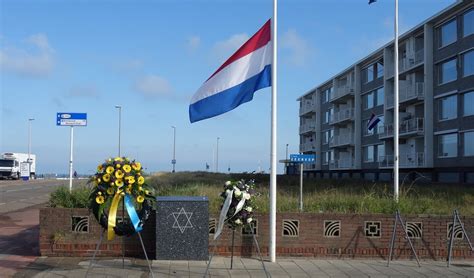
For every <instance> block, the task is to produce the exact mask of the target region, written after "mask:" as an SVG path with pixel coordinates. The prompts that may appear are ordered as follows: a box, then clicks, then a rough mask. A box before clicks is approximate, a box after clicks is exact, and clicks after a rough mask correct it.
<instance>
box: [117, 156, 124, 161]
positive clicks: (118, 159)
mask: <svg viewBox="0 0 474 278" xmlns="http://www.w3.org/2000/svg"><path fill="white" fill-rule="evenodd" d="M122 160H123V159H122V158H121V157H116V158H115V161H122Z"/></svg>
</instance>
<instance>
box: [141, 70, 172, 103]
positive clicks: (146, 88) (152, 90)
mask: <svg viewBox="0 0 474 278" xmlns="http://www.w3.org/2000/svg"><path fill="white" fill-rule="evenodd" d="M134 89H135V90H136V91H137V92H139V93H141V94H142V95H143V96H145V97H147V98H154V97H163V96H169V95H171V93H172V92H173V89H172V87H171V85H170V83H169V82H168V80H166V79H165V78H163V77H161V76H158V75H147V76H144V77H141V78H139V79H138V80H137V81H136V82H135V84H134Z"/></svg>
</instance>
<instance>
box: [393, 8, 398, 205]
mask: <svg viewBox="0 0 474 278" xmlns="http://www.w3.org/2000/svg"><path fill="white" fill-rule="evenodd" d="M394 42H395V45H394V51H393V52H394V64H395V65H394V67H395V70H394V72H395V74H394V84H393V87H394V94H393V96H394V108H393V109H394V112H393V117H394V119H393V121H394V137H393V148H394V161H393V162H394V163H393V187H394V190H393V197H394V199H395V202H397V203H398V186H399V185H398V165H399V158H400V155H399V148H398V0H395V40H394Z"/></svg>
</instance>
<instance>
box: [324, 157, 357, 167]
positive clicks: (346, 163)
mask: <svg viewBox="0 0 474 278" xmlns="http://www.w3.org/2000/svg"><path fill="white" fill-rule="evenodd" d="M353 168H354V159H353V158H343V159H337V160H331V161H329V169H330V170H338V169H353Z"/></svg>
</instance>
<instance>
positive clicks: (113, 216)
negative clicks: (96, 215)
mask: <svg viewBox="0 0 474 278" xmlns="http://www.w3.org/2000/svg"><path fill="white" fill-rule="evenodd" d="M122 194H123V191H121V190H117V193H115V195H114V198H113V200H112V204H111V205H110V210H109V219H108V225H107V239H108V240H113V239H114V237H115V231H114V228H115V226H116V221H117V210H118V206H119V204H120V200H121V199H122ZM125 208H126V210H127V213H128V215H129V216H130V220H131V221H132V224H133V228H134V229H135V231H137V232H140V231H141V230H142V227H141V226H139V224H140V218H139V217H138V215H137V212H136V211H135V207H134V206H133V203H132V198H130V195H129V194H126V195H125ZM122 221H123V220H122Z"/></svg>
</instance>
